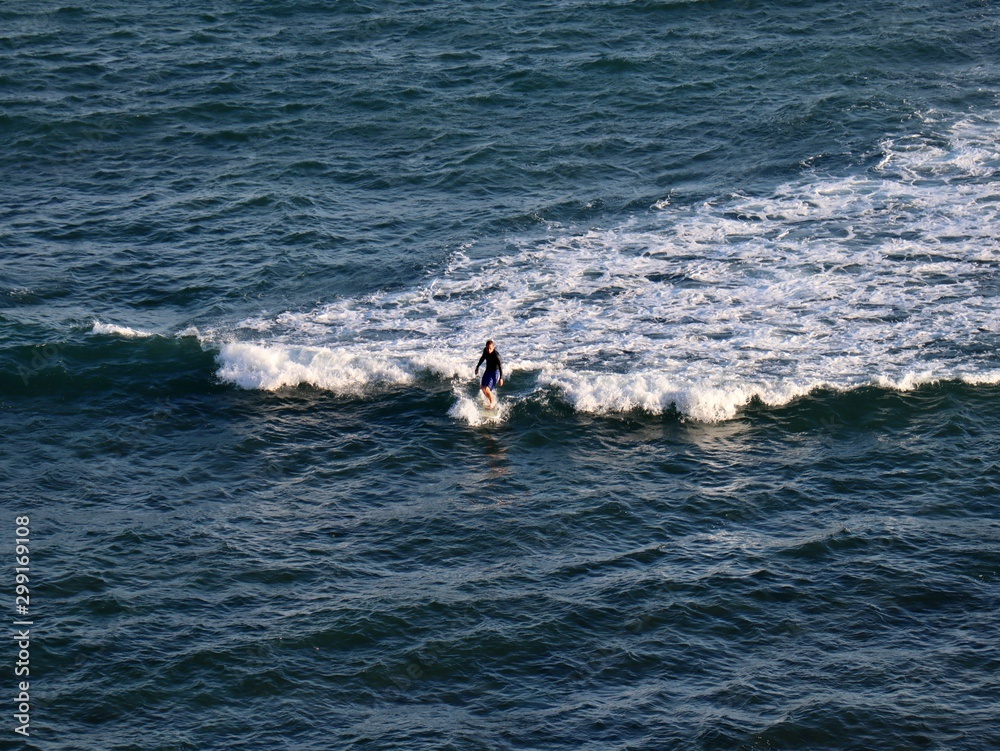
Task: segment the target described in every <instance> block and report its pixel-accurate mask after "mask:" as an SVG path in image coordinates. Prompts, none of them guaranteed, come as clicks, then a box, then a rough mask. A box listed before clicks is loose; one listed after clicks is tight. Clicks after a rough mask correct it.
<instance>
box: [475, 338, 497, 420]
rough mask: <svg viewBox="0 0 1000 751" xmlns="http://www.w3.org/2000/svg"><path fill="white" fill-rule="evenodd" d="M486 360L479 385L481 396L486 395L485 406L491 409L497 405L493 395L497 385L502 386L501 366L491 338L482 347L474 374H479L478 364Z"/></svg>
mask: <svg viewBox="0 0 1000 751" xmlns="http://www.w3.org/2000/svg"><path fill="white" fill-rule="evenodd" d="M484 361H485V362H486V370H485V371H483V380H482V382H481V383H480V386H481V387H482V389H483V396H485V397H486V408H487V409H493V408H494V407H495V406H497V398H496V396H494V395H493V392H494V391H495V390H496V388H497V386H503V366H502V365H501V364H500V353H499V352H497V350H496V346H495V345H494V344H493V340H492V339H490V340H489V341H488V342H486V346H485V347H484V348H483V356H482V357H480V358H479V362H478V363H476V375H479V366H480V365H482V364H483V362H484Z"/></svg>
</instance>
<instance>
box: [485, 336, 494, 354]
mask: <svg viewBox="0 0 1000 751" xmlns="http://www.w3.org/2000/svg"><path fill="white" fill-rule="evenodd" d="M486 351H487V352H492V351H493V340H492V339H487V340H486Z"/></svg>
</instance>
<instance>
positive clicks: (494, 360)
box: [476, 347, 503, 384]
mask: <svg viewBox="0 0 1000 751" xmlns="http://www.w3.org/2000/svg"><path fill="white" fill-rule="evenodd" d="M484 360H485V361H486V372H485V373H483V383H484V384H485V383H486V381H487V380H492V379H491V378H488V376H492V375H493V372H494V371H496V373H497V374H498V378H497V380H500V381H502V380H503V366H502V365H501V364H500V353H499V352H497V351H496V348H494V349H493V351H492V352H489V351H487V350H486V348H485V347H484V348H483V356H482V357H480V358H479V362H477V363H476V370H479V366H480V365H482V364H483V361H484Z"/></svg>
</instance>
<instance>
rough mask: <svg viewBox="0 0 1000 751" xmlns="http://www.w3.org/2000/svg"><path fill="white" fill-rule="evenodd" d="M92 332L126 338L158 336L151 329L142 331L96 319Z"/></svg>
mask: <svg viewBox="0 0 1000 751" xmlns="http://www.w3.org/2000/svg"><path fill="white" fill-rule="evenodd" d="M90 333H92V334H104V335H107V336H121V337H124V338H126V339H141V338H145V337H150V336H156V334H154V333H152V332H150V331H141V330H139V329H133V328H129V327H128V326H117V325H115V324H113V323H101V322H100V321H94V325H93V328H91V330H90Z"/></svg>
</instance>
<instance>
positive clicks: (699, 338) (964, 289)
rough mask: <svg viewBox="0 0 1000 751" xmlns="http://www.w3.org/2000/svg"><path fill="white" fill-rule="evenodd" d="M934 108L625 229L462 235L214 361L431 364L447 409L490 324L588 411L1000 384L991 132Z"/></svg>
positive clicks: (357, 384) (667, 206) (541, 382)
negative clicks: (782, 176)
mask: <svg viewBox="0 0 1000 751" xmlns="http://www.w3.org/2000/svg"><path fill="white" fill-rule="evenodd" d="M926 125H927V133H926V134H925V135H920V136H910V137H905V138H903V137H900V138H895V139H886V141H885V143H884V144H883V152H884V156H883V158H882V160H881V162H880V163H879V165H878V167H876V168H874V169H871V170H869V171H867V172H863V173H860V174H842V175H828V174H826V175H824V174H819V173H806V174H804V176H803V177H802V178H801V179H799V180H797V181H796V182H794V183H789V184H787V185H784V186H782V187H781V188H780V189H778V190H777V191H775V193H774V194H773V195H769V196H741V195H737V196H730V197H725V198H720V199H718V200H715V201H712V202H709V203H705V204H701V205H697V206H687V207H684V206H678V205H677V202H676V201H670V202H667V201H662V202H659V203H657V204H656V207H655V210H652V211H651V212H650V213H648V214H645V215H642V216H638V217H636V218H635V219H633V220H632V221H631V222H630V223H628V224H626V225H624V226H620V227H617V228H613V229H609V230H602V231H596V230H595V231H589V232H582V233H576V234H574V233H572V232H567V231H563V230H559V229H554V230H553V231H552V232H551V234H550V236H549V237H547V238H546V239H544V240H542V241H531V242H529V241H525V242H524V243H522V245H521V247H520V249H519V250H517V251H516V252H514V253H511V254H507V255H503V256H498V257H494V258H488V259H473V258H470V257H469V256H468V255H466V254H465V253H463V252H459V253H457V254H456V255H455V256H454V257H453V258H452V259H451V260H450V263H449V264H448V266H447V267H446V268H444V269H443V270H442V271H441V272H440V273H439V275H438V276H436V277H434V278H430V279H426V280H424V281H423V282H422V283H420V284H418V285H416V286H414V287H412V288H410V289H407V290H404V291H401V292H386V293H379V294H375V295H370V296H366V297H353V298H344V299H339V300H336V301H334V302H332V303H330V304H329V305H325V306H323V307H321V308H319V309H316V310H313V311H309V312H305V313H291V312H289V313H283V314H281V315H278V316H273V317H261V318H257V319H253V320H249V321H246V322H244V323H243V324H242V326H241V327H240V328H241V329H242V330H241V331H240V332H238V335H239V337H240V338H241V339H251V340H252V341H249V342H248V341H241V342H238V343H229V344H225V345H223V346H222V347H221V350H220V354H219V359H220V362H221V368H220V371H219V375H220V377H222V378H223V379H225V380H228V381H231V382H233V383H236V384H238V385H240V386H244V387H246V388H260V389H277V388H282V387H286V386H291V385H295V384H299V383H309V384H312V385H314V386H317V387H320V388H326V389H330V390H332V391H334V392H338V393H361V392H363V391H365V390H367V389H370V388H373V387H379V386H400V385H407V384H410V383H412V382H413V381H414V380H415V379H417V378H419V377H420V376H421V375H422V374H432V375H435V376H437V377H440V378H444V379H453V380H454V381H455V382H456V383H458V384H461V386H460V388H458V389H457V391H456V402H455V406H454V408H453V409H452V414H453V416H455V417H456V419H461V420H464V421H466V422H470V423H473V422H474V420H476V419H479V418H478V416H476V415H473V412H477V410H478V408H477V407H476V406H475V404H474V403H473V402H472V401H471V395H472V394H475V393H476V387H475V384H474V382H473V380H472V373H471V371H472V366H473V365H474V364H475V358H476V357H478V353H479V350H480V348H481V347H482V343H483V342H484V341H485V340H486V339H487V338H493V339H495V340H496V341H497V343H498V348H499V349H500V351H501V352H502V354H503V356H504V362H505V370H506V373H505V375H506V376H508V380H509V383H508V385H507V388H508V389H516V390H517V391H518V392H519V393H521V394H524V393H527V392H530V391H531V390H534V389H538V388H551V389H555V390H557V391H558V392H559V393H561V394H563V395H564V398H565V399H566V400H567V401H568V403H570V404H572V405H573V406H574V408H576V409H578V410H581V411H586V412H596V413H613V412H626V411H630V410H644V411H648V412H652V413H660V412H664V411H668V410H671V409H676V410H679V411H680V412H682V413H684V414H686V415H689V416H691V417H693V418H695V419H699V420H724V419H728V418H731V417H732V416H733V415H735V414H736V413H737V412H738V410H739V409H740V408H741V407H742V406H744V405H745V404H746V403H747V402H748V401H749V400H750V399H752V398H757V399H760V400H761V401H763V402H764V403H767V404H774V405H778V404H784V403H787V402H788V401H790V400H792V399H794V398H796V397H799V396H801V395H803V394H806V393H808V392H809V391H810V390H813V389H815V388H818V387H827V388H835V389H850V388H854V387H858V386H862V385H881V386H885V387H890V388H897V389H910V388H915V387H916V386H918V385H920V384H924V383H929V382H933V381H937V380H946V379H964V380H967V381H970V382H976V383H982V382H988V383H993V382H996V378H997V375H996V374H997V373H998V372H1000V371H998V367H997V365H998V363H997V358H996V357H995V356H994V354H993V353H994V352H995V350H996V345H997V343H998V341H1000V337H998V320H997V315H996V310H997V302H998V294H1000V274H998V267H1000V189H998V182H1000V181H998V179H997V178H998V176H1000V148H998V144H997V136H996V133H997V132H1000V129H998V127H997V123H996V122H995V121H993V120H990V119H987V118H977V119H971V118H970V119H967V120H963V121H961V122H959V123H957V124H954V125H952V126H951V127H944V126H941V125H938V124H935V123H933V122H928V123H926ZM484 312H486V315H484ZM466 379H468V380H466ZM477 414H478V412H477Z"/></svg>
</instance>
